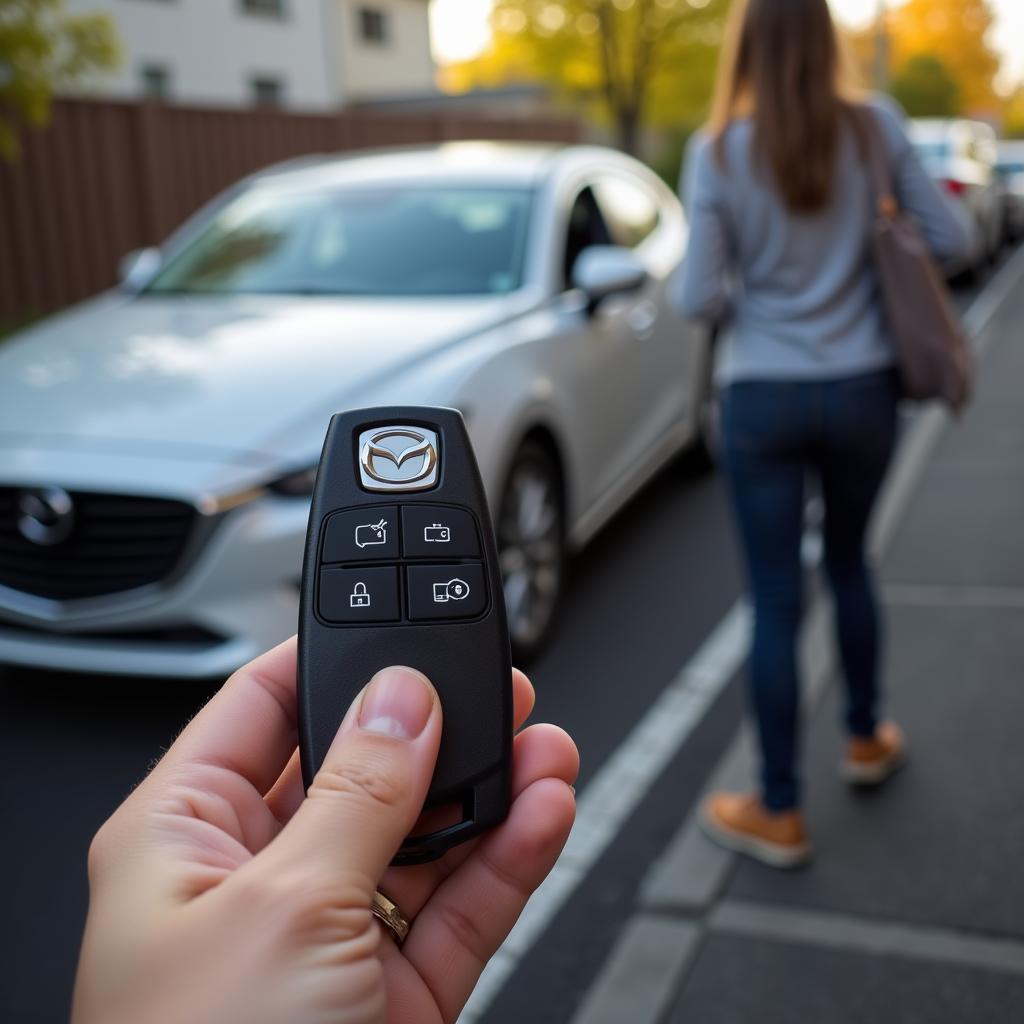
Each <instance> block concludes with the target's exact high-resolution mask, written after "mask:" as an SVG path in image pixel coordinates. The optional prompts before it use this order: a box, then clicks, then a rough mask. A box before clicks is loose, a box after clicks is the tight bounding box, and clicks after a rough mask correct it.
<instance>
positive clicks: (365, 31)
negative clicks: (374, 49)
mask: <svg viewBox="0 0 1024 1024" xmlns="http://www.w3.org/2000/svg"><path fill="white" fill-rule="evenodd" d="M357 14H358V17H359V38H360V39H361V40H362V41H363V42H364V43H371V44H373V45H374V46H386V45H387V44H388V42H389V40H390V36H391V32H390V25H389V24H388V14H387V11H382V10H381V9H380V8H379V7H360V8H359V10H358V12H357Z"/></svg>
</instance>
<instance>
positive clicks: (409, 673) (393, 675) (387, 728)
mask: <svg viewBox="0 0 1024 1024" xmlns="http://www.w3.org/2000/svg"><path fill="white" fill-rule="evenodd" d="M433 707H434V697H433V694H432V693H431V690H430V687H429V686H428V685H427V681H426V679H425V678H424V677H423V676H422V675H420V673H419V672H415V671H413V669H411V668H386V669H383V670H382V671H380V672H378V673H377V674H376V675H375V676H374V677H373V679H371V680H370V685H369V686H368V687H367V688H366V693H364V694H363V702H362V704H361V705H360V707H359V727H360V728H361V729H364V730H365V731H366V732H376V733H381V734H382V735H384V736H395V737H397V738H398V739H402V740H412V739H415V738H416V737H417V736H419V734H420V733H421V732H423V730H424V729H425V728H426V725H427V721H428V720H429V719H430V712H431V710H432V709H433Z"/></svg>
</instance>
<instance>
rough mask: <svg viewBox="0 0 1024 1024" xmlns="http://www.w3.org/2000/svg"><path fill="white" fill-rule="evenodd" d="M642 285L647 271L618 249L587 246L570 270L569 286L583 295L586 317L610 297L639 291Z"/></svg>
mask: <svg viewBox="0 0 1024 1024" xmlns="http://www.w3.org/2000/svg"><path fill="white" fill-rule="evenodd" d="M646 281H647V268H646V267H645V266H644V265H643V264H642V263H641V262H640V260H638V259H637V258H636V256H635V255H634V254H633V251H632V250H631V249H627V248H625V247H624V246H621V245H591V246H588V247H587V248H586V249H584V250H583V252H581V253H580V254H579V256H578V257H577V259H576V264H575V266H574V267H573V268H572V283H573V285H574V286H575V287H576V288H579V290H580V291H582V292H583V294H584V295H586V297H587V311H588V312H590V313H593V312H594V311H595V310H596V309H597V307H598V306H600V305H601V303H602V302H604V300H605V299H607V298H609V297H610V296H612V295H622V294H625V293H627V292H635V291H639V289H641V288H642V287H643V286H644V284H645V283H646Z"/></svg>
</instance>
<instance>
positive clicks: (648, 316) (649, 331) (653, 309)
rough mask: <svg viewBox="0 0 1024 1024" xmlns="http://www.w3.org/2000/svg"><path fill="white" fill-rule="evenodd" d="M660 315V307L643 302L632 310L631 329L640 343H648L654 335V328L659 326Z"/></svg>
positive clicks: (629, 320) (629, 318)
mask: <svg viewBox="0 0 1024 1024" xmlns="http://www.w3.org/2000/svg"><path fill="white" fill-rule="evenodd" d="M658 313H659V310H658V307H657V306H656V305H655V304H654V303H653V302H643V303H641V304H640V305H639V306H636V307H635V308H634V309H632V310H630V313H629V317H628V322H629V327H630V330H631V331H632V332H633V334H635V335H636V337H637V338H638V339H639V340H640V341H646V340H647V339H648V338H650V337H651V336H652V335H653V334H654V328H655V327H656V326H657V324H658Z"/></svg>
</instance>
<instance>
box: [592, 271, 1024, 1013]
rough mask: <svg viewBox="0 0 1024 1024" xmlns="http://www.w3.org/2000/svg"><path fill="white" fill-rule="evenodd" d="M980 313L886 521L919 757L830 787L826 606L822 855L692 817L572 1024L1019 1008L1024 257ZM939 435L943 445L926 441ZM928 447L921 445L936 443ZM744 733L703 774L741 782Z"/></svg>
mask: <svg viewBox="0 0 1024 1024" xmlns="http://www.w3.org/2000/svg"><path fill="white" fill-rule="evenodd" d="M1007 272H1008V273H1009V274H1010V275H1011V276H1012V277H1013V279H1012V280H1009V281H1006V280H1005V279H1004V284H1008V285H1009V287H1003V288H1001V289H999V288H997V287H995V286H994V288H993V290H994V291H999V292H1001V293H1002V295H1001V299H1002V301H1001V302H1000V305H999V307H998V308H997V309H995V310H993V309H992V308H991V307H989V308H987V309H982V310H979V311H978V317H976V319H983V320H987V321H988V322H987V323H985V324H983V325H981V326H980V328H979V340H980V342H981V346H982V349H983V350H984V351H985V355H984V356H983V361H982V365H981V368H980V380H979V385H978V392H977V395H976V398H975V402H974V405H973V406H972V408H971V410H970V412H969V413H968V415H967V416H966V417H965V418H964V420H963V422H962V423H960V424H958V425H956V426H955V427H949V426H948V421H947V419H946V417H945V416H944V415H943V414H941V413H939V412H938V411H937V410H932V411H929V412H926V413H925V414H923V415H922V416H920V417H918V419H917V421H916V422H915V423H914V425H913V429H912V431H911V432H910V433H909V435H908V437H907V438H906V439H905V444H904V450H903V454H902V456H901V460H900V463H899V464H898V466H897V470H896V472H895V473H894V477H893V479H892V480H891V481H890V485H889V488H888V493H887V496H886V500H885V502H884V503H883V507H882V509H881V510H880V514H879V516H878V522H877V523H876V545H875V547H876V550H878V551H879V552H880V554H881V567H882V572H881V580H882V597H883V600H884V602H885V606H886V613H887V622H888V657H887V670H886V676H885V678H886V679H887V681H888V693H889V701H888V705H887V707H888V711H889V712H890V713H891V714H892V716H893V717H894V718H895V719H897V720H898V721H899V722H901V723H902V724H903V725H904V727H905V728H906V731H907V734H908V737H909V741H910V751H911V760H910V762H909V764H908V766H907V767H906V768H905V769H904V770H903V771H902V772H901V773H900V774H899V775H898V776H896V777H895V778H894V779H893V780H892V781H891V782H890V783H889V784H888V785H887V786H886V787H884V788H883V789H882V790H880V791H878V792H875V793H868V794H864V793H857V792H852V791H850V790H848V789H847V788H846V787H845V786H844V785H843V784H842V783H841V782H840V781H839V779H838V776H837V772H836V767H837V764H838V761H839V756H840V749H841V738H840V734H839V729H838V727H837V724H838V722H839V714H840V706H839V700H838V696H839V694H838V689H839V686H838V680H837V679H836V670H835V665H834V662H833V661H832V653H831V643H830V629H831V619H830V610H829V609H828V608H827V607H826V606H824V605H822V606H820V607H815V608H814V609H813V610H812V612H811V615H810V617H809V621H808V623H807V626H806V629H805V637H804V652H803V657H804V665H805V682H806V684H807V691H808V693H807V695H806V696H807V700H806V703H807V717H808V719H809V727H808V734H807V739H806V743H805V753H804V765H805V778H806V784H807V786H806V788H807V791H808V793H807V796H808V803H807V817H808V822H809V826H810V829H811V832H812V838H813V840H814V842H815V848H816V858H815V860H814V862H813V864H811V865H810V866H809V867H808V868H806V869H803V870H800V871H796V872H792V873H781V872H776V871H773V870H771V869H769V868H765V867H762V866H760V865H758V864H756V863H753V862H751V861H749V860H746V859H742V858H738V857H736V856H735V855H733V854H729V853H725V852H724V851H720V850H719V849H718V848H717V847H714V846H712V845H711V844H710V843H709V842H708V841H707V840H706V839H705V838H704V837H703V836H702V835H701V834H700V833H699V832H698V831H697V829H696V826H695V823H694V821H693V819H692V817H691V818H690V819H689V820H687V821H686V822H684V823H683V825H682V827H681V828H680V830H679V832H678V834H677V835H676V837H675V839H674V840H673V841H672V843H671V844H670V846H669V847H668V848H667V849H666V850H665V852H664V854H663V856H662V857H661V859H660V860H659V861H658V862H657V863H656V864H655V865H654V867H653V868H652V870H651V872H650V874H649V875H648V877H647V878H646V880H645V882H644V885H643V886H642V890H641V899H640V902H639V905H638V906H637V908H636V912H635V914H634V916H633V918H632V919H631V921H630V923H629V925H628V926H627V927H626V928H625V930H624V931H623V934H622V935H621V937H620V939H619V941H618V944H617V945H616V947H615V949H614V950H613V951H612V953H611V955H610V956H609V958H608V960H607V961H606V963H605V964H604V967H603V969H602V971H601V973H600V975H599V976H598V979H597V981H596V982H595V985H594V987H593V988H592V990H591V991H590V993H589V994H588V995H587V997H586V999H585V1000H584V1002H583V1004H582V1006H581V1007H580V1009H579V1011H578V1012H577V1014H576V1016H575V1017H574V1018H573V1024H624V1022H627V1021H628V1022H630V1024H684V1022H685V1024H693V1022H699V1024H718V1022H721V1024H746V1022H751V1024H754V1022H756V1024H791V1022H801V1024H804V1022H813V1024H833V1022H846V1021H850V1022H854V1021H856V1022H858V1024H859V1022H863V1021H878V1022H889V1021H900V1022H912V1021H921V1022H928V1024H946V1022H949V1024H954V1022H955V1024H965V1022H972V1024H973V1022H983V1021H984V1022H987V1021H993V1022H996V1021H999V1022H1001V1021H1010V1020H1018V1019H1021V1017H1022V1014H1024V1010H1022V1007H1024V329H1022V326H1021V325H1022V324H1024V262H1022V258H1021V255H1020V253H1018V255H1017V258H1015V260H1014V261H1013V262H1012V263H1011V265H1010V267H1008V268H1007V271H1006V272H1004V274H1006V273H1007ZM933 446H934V447H933ZM929 449H931V450H929ZM752 761H753V757H752V750H751V744H750V738H749V735H748V734H747V733H745V732H744V733H741V735H739V736H738V737H737V738H736V741H735V743H734V744H733V746H732V747H731V748H730V750H729V751H728V752H727V753H726V755H725V757H724V758H723V760H722V762H721V763H720V765H719V767H718V768H717V769H716V772H715V773H714V774H713V777H712V779H711V780H710V782H709V785H710V786H712V787H717V786H722V785H725V786H739V787H740V788H746V787H749V785H750V782H751V779H752V778H753V776H752V773H751V772H752V770H751V764H752Z"/></svg>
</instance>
